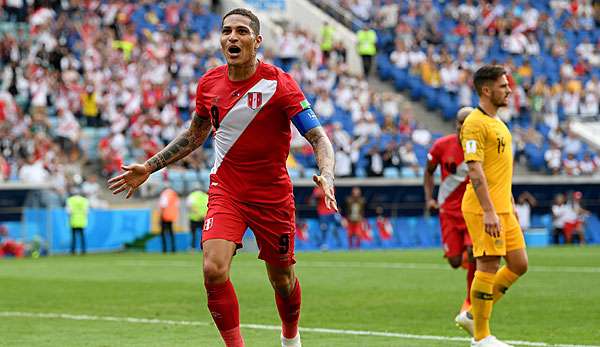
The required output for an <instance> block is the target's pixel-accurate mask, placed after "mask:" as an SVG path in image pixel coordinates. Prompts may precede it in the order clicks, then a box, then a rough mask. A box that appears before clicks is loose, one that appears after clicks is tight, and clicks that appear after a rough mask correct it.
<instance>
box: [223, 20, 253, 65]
mask: <svg viewBox="0 0 600 347" xmlns="http://www.w3.org/2000/svg"><path fill="white" fill-rule="evenodd" d="M261 42H262V36H260V35H258V36H257V35H256V34H255V33H254V31H253V30H252V28H251V27H250V18H248V17H246V16H242V15H238V14H233V15H230V16H227V18H225V20H224V21H223V28H221V50H222V52H223V55H224V56H225V59H226V60H227V64H228V65H233V66H240V65H247V64H249V63H253V62H254V60H255V59H256V51H257V50H258V47H259V46H260V43H261Z"/></svg>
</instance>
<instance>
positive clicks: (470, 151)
mask: <svg viewBox="0 0 600 347" xmlns="http://www.w3.org/2000/svg"><path fill="white" fill-rule="evenodd" d="M485 134H486V127H485V124H483V122H481V121H479V120H471V121H470V122H469V121H468V120H467V121H465V123H464V124H463V126H462V129H461V142H462V148H463V152H464V153H465V162H469V161H483V153H484V150H485Z"/></svg>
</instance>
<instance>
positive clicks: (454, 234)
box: [440, 213, 471, 258]
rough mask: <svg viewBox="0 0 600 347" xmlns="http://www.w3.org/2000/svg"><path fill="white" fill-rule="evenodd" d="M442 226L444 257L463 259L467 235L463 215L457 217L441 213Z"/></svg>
mask: <svg viewBox="0 0 600 347" xmlns="http://www.w3.org/2000/svg"><path fill="white" fill-rule="evenodd" d="M440 226H441V229H442V245H443V247H444V256H445V257H446V258H453V257H462V254H463V252H464V251H465V234H467V226H466V225H465V221H464V219H463V217H462V215H460V216H455V215H451V214H446V213H441V214H440ZM467 237H468V235H467ZM470 240H471V239H470V238H469V241H470Z"/></svg>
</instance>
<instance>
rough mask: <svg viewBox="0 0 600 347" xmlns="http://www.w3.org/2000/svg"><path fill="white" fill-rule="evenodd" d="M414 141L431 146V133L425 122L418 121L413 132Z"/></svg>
mask: <svg viewBox="0 0 600 347" xmlns="http://www.w3.org/2000/svg"><path fill="white" fill-rule="evenodd" d="M412 141H413V142H414V143H415V144H418V145H421V146H429V144H430V143H431V133H430V132H429V130H427V128H425V125H424V124H423V123H417V128H416V129H415V130H413V133H412Z"/></svg>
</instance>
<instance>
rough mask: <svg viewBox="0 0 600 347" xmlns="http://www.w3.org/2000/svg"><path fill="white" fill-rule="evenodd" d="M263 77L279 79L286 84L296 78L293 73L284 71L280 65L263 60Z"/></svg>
mask: <svg viewBox="0 0 600 347" xmlns="http://www.w3.org/2000/svg"><path fill="white" fill-rule="evenodd" d="M262 77H263V78H266V79H271V80H277V81H278V82H281V83H284V84H285V83H289V82H290V81H293V80H294V78H293V77H292V75H290V74H289V73H287V72H285V71H283V70H282V69H281V68H280V67H278V66H275V65H272V64H269V63H265V62H262Z"/></svg>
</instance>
